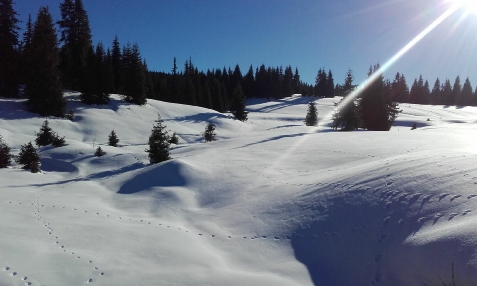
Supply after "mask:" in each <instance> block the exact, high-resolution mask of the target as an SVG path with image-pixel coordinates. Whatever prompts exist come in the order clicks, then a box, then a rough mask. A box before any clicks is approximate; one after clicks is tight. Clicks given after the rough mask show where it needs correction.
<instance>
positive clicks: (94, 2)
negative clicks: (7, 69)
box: [14, 0, 477, 89]
mask: <svg viewBox="0 0 477 286" xmlns="http://www.w3.org/2000/svg"><path fill="white" fill-rule="evenodd" d="M450 1H451V0H296V1H290V0H134V1H133V0H83V3H84V7H85V9H86V10H87V12H88V15H89V20H90V25H91V29H92V32H93V41H94V43H96V42H98V41H102V42H103V44H105V46H111V43H112V40H113V38H114V36H115V35H117V36H118V38H119V41H120V43H121V44H122V45H124V44H126V43H127V42H128V41H129V42H131V43H133V42H137V43H138V44H139V47H140V49H141V54H142V56H143V57H144V58H146V61H147V63H148V67H149V69H150V70H156V71H167V72H168V71H170V70H171V69H172V63H173V58H174V57H176V58H177V62H178V65H179V67H180V68H182V66H183V63H184V62H185V61H186V60H187V59H189V57H192V62H193V63H194V65H195V66H196V67H197V68H198V69H199V70H204V71H205V70H207V69H208V68H210V69H212V68H223V67H224V66H226V67H227V68H228V67H229V66H230V67H231V68H232V69H233V68H234V67H235V64H237V63H238V64H239V65H240V67H241V70H242V73H243V74H245V73H246V71H247V70H248V68H249V66H250V64H252V65H253V67H254V68H255V67H257V66H259V65H261V64H262V63H263V64H265V65H266V66H280V65H282V66H287V65H291V66H292V67H293V69H294V68H295V67H298V70H299V73H300V75H301V79H302V80H303V81H305V82H308V83H312V82H314V78H315V76H316V74H317V71H318V69H320V67H321V68H325V69H326V70H329V69H331V71H332V72H333V75H334V78H335V83H342V82H343V81H344V78H345V75H346V72H347V70H348V68H350V69H351V70H353V73H354V75H355V83H358V82H359V81H361V80H364V79H365V78H366V73H367V71H368V69H369V66H370V65H372V64H375V63H378V62H379V63H381V64H383V63H385V62H386V61H387V60H388V59H390V58H391V57H392V56H393V55H394V54H396V53H397V52H398V51H399V50H400V49H401V48H402V47H403V46H404V45H406V44H407V43H408V42H409V41H410V40H412V39H413V38H414V37H415V36H416V35H417V34H419V33H420V32H421V31H422V30H424V29H425V28H426V27H427V26H428V25H429V24H431V23H432V22H433V21H434V20H435V19H437V18H438V17H439V16H440V15H441V14H442V13H444V12H445V11H446V10H447V9H448V8H449V7H450V5H451V4H452V3H450ZM454 1H456V0H454ZM61 2H62V0H16V4H15V6H14V7H15V10H16V11H17V12H18V13H19V14H20V16H19V18H20V19H21V20H22V21H23V23H22V24H21V27H22V28H24V25H25V23H26V19H27V17H28V14H29V13H31V14H32V17H33V19H35V17H36V14H37V12H38V9H39V7H40V6H42V5H48V6H49V7H50V12H51V13H52V15H53V17H54V18H55V20H58V19H60V13H59V4H60V3H61ZM396 72H402V73H404V75H405V76H406V78H407V82H408V85H409V86H410V85H411V84H412V81H413V80H414V78H416V77H419V75H420V74H422V76H423V78H424V79H427V80H429V82H430V84H431V87H432V85H433V84H434V81H435V79H436V78H437V77H439V78H440V80H441V82H442V81H443V80H445V79H446V78H449V79H450V80H451V82H452V83H453V82H454V80H455V78H456V76H457V75H460V77H461V80H462V82H463V81H464V80H465V78H466V77H469V78H470V80H471V82H472V83H473V87H474V89H475V87H476V86H477V14H476V13H466V11H464V9H459V10H458V11H456V12H455V13H453V14H452V15H451V16H450V17H449V18H447V19H446V20H445V21H444V22H442V24H440V25H439V26H438V27H437V28H436V29H434V30H433V31H432V32H431V33H429V34H428V35H427V36H426V37H425V38H424V39H423V40H422V41H420V42H419V43H418V44H417V45H416V46H415V47H414V48H412V49H411V50H410V51H409V52H407V53H406V54H405V55H404V56H403V57H402V58H401V59H400V60H399V61H397V62H396V64H395V65H393V66H392V67H391V68H390V69H389V70H388V71H387V72H386V73H385V77H386V78H390V79H392V78H393V77H394V75H395V74H396Z"/></svg>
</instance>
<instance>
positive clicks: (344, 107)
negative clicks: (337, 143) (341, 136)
mask: <svg viewBox="0 0 477 286" xmlns="http://www.w3.org/2000/svg"><path fill="white" fill-rule="evenodd" d="M343 100H345V99H342V100H341V101H340V103H338V104H335V105H336V106H337V110H336V111H335V112H334V113H333V123H332V125H331V127H332V128H333V129H335V130H336V129H338V128H340V129H341V130H343V131H353V130H355V129H358V128H359V127H360V125H361V122H360V118H359V114H358V109H357V107H356V103H355V100H351V101H348V102H347V103H346V104H341V103H342V102H343Z"/></svg>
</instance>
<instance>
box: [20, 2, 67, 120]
mask: <svg viewBox="0 0 477 286" xmlns="http://www.w3.org/2000/svg"><path fill="white" fill-rule="evenodd" d="M29 53H30V56H29V57H30V65H29V69H30V71H31V78H30V79H29V80H28V82H27V83H26V88H25V95H26V97H27V98H28V101H27V106H28V107H29V109H30V110H31V111H32V112H35V113H39V114H40V115H42V116H57V117H64V115H65V108H66V101H65V99H64V98H63V93H62V88H61V81H60V73H59V70H58V68H57V66H58V60H59V59H58V51H57V38H56V32H55V28H54V25H53V19H52V17H51V14H50V12H49V11H48V8H46V7H41V8H40V11H39V12H38V17H37V20H36V22H35V25H34V30H33V37H32V42H31V50H30V52H29Z"/></svg>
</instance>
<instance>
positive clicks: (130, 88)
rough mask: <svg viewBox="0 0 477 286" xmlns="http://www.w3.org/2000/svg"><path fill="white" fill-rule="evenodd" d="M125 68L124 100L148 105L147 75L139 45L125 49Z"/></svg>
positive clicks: (135, 44) (128, 46)
mask: <svg viewBox="0 0 477 286" xmlns="http://www.w3.org/2000/svg"><path fill="white" fill-rule="evenodd" d="M123 67H124V99H125V100H126V101H127V102H131V103H134V104H138V105H144V104H146V102H147V99H146V73H145V71H144V66H143V62H142V59H141V54H140V52H139V46H138V45H137V43H134V44H133V45H132V46H131V45H129V44H128V45H127V46H125V47H124V49H123Z"/></svg>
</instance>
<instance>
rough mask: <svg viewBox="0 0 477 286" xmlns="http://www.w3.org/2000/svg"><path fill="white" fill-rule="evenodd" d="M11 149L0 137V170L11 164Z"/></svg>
mask: <svg viewBox="0 0 477 286" xmlns="http://www.w3.org/2000/svg"><path fill="white" fill-rule="evenodd" d="M10 150H11V148H10V147H9V146H8V145H7V143H5V141H3V138H2V136H1V135H0V168H6V167H8V166H10V164H11V162H12V155H11V154H10Z"/></svg>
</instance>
